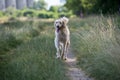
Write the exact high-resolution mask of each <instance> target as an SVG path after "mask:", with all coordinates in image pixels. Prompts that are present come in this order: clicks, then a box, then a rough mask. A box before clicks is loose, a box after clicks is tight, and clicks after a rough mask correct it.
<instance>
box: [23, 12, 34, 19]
mask: <svg viewBox="0 0 120 80" xmlns="http://www.w3.org/2000/svg"><path fill="white" fill-rule="evenodd" d="M23 16H25V17H34V16H35V12H34V11H32V10H26V11H25V12H23Z"/></svg>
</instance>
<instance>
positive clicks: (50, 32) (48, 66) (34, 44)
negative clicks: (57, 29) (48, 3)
mask: <svg viewBox="0 0 120 80" xmlns="http://www.w3.org/2000/svg"><path fill="white" fill-rule="evenodd" d="M0 28H1V30H0V32H1V33H0V37H2V38H0V41H1V42H0V46H1V49H0V52H2V53H0V80H68V79H67V77H66V76H65V71H66V70H65V67H64V63H63V62H62V61H61V60H57V59H55V51H56V50H55V47H54V27H53V21H49V20H45V21H44V20H40V21H39V20H38V21H25V22H24V21H13V22H6V23H3V24H0ZM5 44H6V45H5ZM13 45H14V46H13ZM6 49H7V50H6Z"/></svg>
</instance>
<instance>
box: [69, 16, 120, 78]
mask: <svg viewBox="0 0 120 80" xmlns="http://www.w3.org/2000/svg"><path fill="white" fill-rule="evenodd" d="M117 21H118V20H117V18H116V17H103V16H96V17H95V16H94V17H89V18H84V19H83V20H82V19H81V20H77V21H74V22H72V20H71V22H72V24H71V26H72V28H71V30H73V31H72V36H71V37H72V38H71V40H72V48H73V50H74V51H75V53H76V55H77V59H78V65H79V66H80V67H81V68H82V69H84V70H85V71H86V72H87V73H88V75H90V76H92V77H94V78H96V80H119V79H120V77H119V75H120V50H119V48H120V45H119V44H118V42H119V37H120V36H119V33H118V32H119V28H118V26H117V25H116V24H117V23H118V22H117ZM75 22H77V23H75ZM74 24H75V25H76V26H75V25H74ZM74 28H76V29H74ZM116 30H117V31H116ZM116 36H117V38H116Z"/></svg>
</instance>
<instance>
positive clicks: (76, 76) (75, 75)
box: [65, 50, 94, 80]
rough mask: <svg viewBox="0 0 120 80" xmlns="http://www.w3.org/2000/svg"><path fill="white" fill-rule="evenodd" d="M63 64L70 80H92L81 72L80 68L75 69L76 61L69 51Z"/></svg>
mask: <svg viewBox="0 0 120 80" xmlns="http://www.w3.org/2000/svg"><path fill="white" fill-rule="evenodd" d="M65 63H66V67H67V69H68V71H67V76H68V77H69V78H70V80H94V79H92V78H89V77H88V76H87V75H85V72H83V71H82V70H81V69H80V68H77V65H76V63H77V59H76V57H75V55H74V54H73V53H72V51H71V50H69V53H68V59H67V60H66V61H65Z"/></svg>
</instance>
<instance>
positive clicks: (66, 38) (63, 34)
mask: <svg viewBox="0 0 120 80" xmlns="http://www.w3.org/2000/svg"><path fill="white" fill-rule="evenodd" d="M68 21H69V19H68V18H66V17H62V18H60V19H57V20H56V21H55V22H54V26H55V40H54V41H55V47H56V50H57V53H56V56H57V58H62V59H67V52H68V47H69V45H70V31H69V29H68V26H67V23H68Z"/></svg>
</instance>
